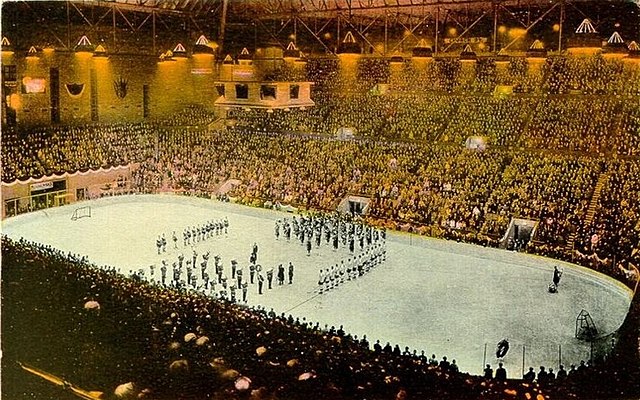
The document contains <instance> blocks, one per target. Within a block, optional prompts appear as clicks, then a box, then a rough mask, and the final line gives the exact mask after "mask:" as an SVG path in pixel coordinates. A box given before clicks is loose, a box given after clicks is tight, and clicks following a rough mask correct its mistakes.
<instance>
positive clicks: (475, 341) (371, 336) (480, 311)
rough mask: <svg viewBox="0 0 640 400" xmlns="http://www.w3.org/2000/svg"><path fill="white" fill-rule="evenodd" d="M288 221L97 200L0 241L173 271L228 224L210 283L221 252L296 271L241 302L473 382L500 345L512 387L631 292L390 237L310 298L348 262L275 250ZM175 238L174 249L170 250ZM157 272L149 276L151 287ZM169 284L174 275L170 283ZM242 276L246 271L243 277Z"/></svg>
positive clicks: (58, 211) (488, 255)
mask: <svg viewBox="0 0 640 400" xmlns="http://www.w3.org/2000/svg"><path fill="white" fill-rule="evenodd" d="M85 205H89V206H91V213H92V215H91V217H89V218H82V219H78V220H76V221H72V220H71V216H72V214H73V211H74V210H75V209H77V208H78V207H80V206H85ZM292 216H293V214H287V213H285V212H277V211H271V210H263V209H256V208H250V207H244V206H238V205H235V204H229V203H221V202H217V201H212V200H205V199H198V198H189V197H178V196H172V195H138V196H124V197H113V198H104V199H100V200H94V201H90V202H84V203H78V204H74V205H71V206H64V207H59V208H53V209H47V210H45V211H37V212H34V213H31V214H26V215H21V216H17V217H13V218H10V219H7V220H5V221H3V224H2V231H3V233H4V234H7V235H8V236H10V237H12V238H15V239H18V238H20V237H24V238H26V239H28V240H33V241H37V242H41V243H46V244H50V245H53V246H55V247H57V248H59V249H62V250H65V251H71V252H73V253H78V254H82V255H86V256H88V258H89V260H90V261H92V262H94V263H95V264H98V265H113V266H116V267H119V268H121V272H123V273H127V272H128V270H130V269H135V270H138V269H140V268H144V269H145V270H146V271H147V274H149V265H151V264H155V265H156V266H159V265H160V262H161V260H162V259H166V260H168V261H169V264H171V263H172V262H173V261H174V260H176V259H177V256H178V253H179V252H182V253H184V255H185V258H187V257H190V256H191V254H192V251H193V250H192V248H191V246H189V247H188V248H184V247H183V245H182V230H183V229H184V228H186V227H188V226H193V225H198V224H202V223H204V222H206V221H208V220H212V219H220V218H224V217H227V218H228V220H229V223H230V228H229V233H228V235H221V236H218V237H216V236H214V237H213V238H210V239H207V240H205V241H201V242H199V243H198V244H197V245H196V251H197V252H198V253H199V254H202V253H203V252H205V251H210V252H211V260H210V262H209V269H210V271H209V274H210V275H211V276H214V273H213V272H212V270H213V255H214V254H219V255H220V256H221V258H222V263H223V265H224V266H225V270H226V271H227V272H226V274H227V275H229V276H230V275H231V273H230V260H231V259H237V260H238V262H239V264H240V265H241V266H243V267H245V269H246V266H247V265H248V262H249V255H250V253H251V247H252V245H253V243H254V242H255V243H257V244H258V246H259V253H258V262H259V263H260V264H262V265H263V266H265V267H267V268H269V267H276V266H277V265H278V264H279V263H286V264H285V265H287V264H288V263H289V261H291V262H293V264H294V266H295V277H294V282H293V284H292V285H288V284H285V285H283V286H278V285H277V284H276V283H275V279H274V286H273V289H272V290H265V293H264V294H263V295H261V296H260V295H258V294H257V288H256V285H250V287H249V298H248V304H249V305H255V304H261V305H263V306H265V307H267V309H269V308H273V309H274V310H275V311H276V312H278V313H282V312H286V313H290V314H292V315H293V316H295V317H300V319H302V318H303V317H304V318H306V319H307V320H308V321H313V322H316V321H319V322H320V323H321V325H324V324H328V325H329V326H331V325H334V326H336V328H337V327H338V326H339V325H344V330H345V331H346V332H348V333H351V334H355V335H358V337H361V336H362V335H364V334H366V335H367V338H368V340H369V342H370V343H371V344H372V345H373V343H374V342H375V340H376V339H379V340H380V341H381V343H382V344H383V345H384V344H385V343H386V342H387V341H389V342H391V344H392V345H393V344H396V343H398V344H399V345H400V347H401V349H404V347H405V346H408V347H409V348H410V349H412V350H413V349H414V348H415V349H418V353H419V352H420V350H425V352H426V353H427V355H431V354H432V353H433V354H436V356H437V357H438V359H440V358H441V357H442V356H443V355H446V356H447V357H448V358H449V360H451V359H456V361H457V364H458V365H459V366H460V369H461V370H462V371H468V372H471V373H474V374H480V373H481V370H482V367H483V358H484V350H485V344H486V346H487V354H486V362H487V363H491V364H492V365H493V366H494V368H495V365H496V364H497V360H496V358H495V349H496V344H497V343H498V342H499V341H500V340H501V339H503V338H508V339H509V342H510V344H511V348H510V350H509V352H508V353H507V355H506V357H505V358H504V364H505V367H506V368H507V371H508V374H509V377H513V378H517V377H521V375H522V359H523V346H525V347H526V351H525V365H526V368H528V367H529V366H531V367H534V368H535V369H536V370H537V369H538V367H539V366H540V365H545V366H547V367H552V368H553V369H554V370H557V367H558V361H559V356H560V354H559V345H561V357H562V363H563V364H564V365H565V366H566V367H567V368H568V366H569V364H572V363H574V364H578V363H579V361H580V360H587V359H589V353H590V347H589V344H588V343H586V342H582V341H579V340H577V339H575V338H574V335H575V329H576V317H577V315H578V314H579V313H580V311H581V310H582V309H584V310H587V311H588V312H589V313H590V314H591V316H592V317H593V320H594V322H595V324H596V326H597V328H598V330H599V332H600V333H608V332H611V331H613V330H615V329H617V328H618V327H619V326H620V324H621V323H622V322H623V320H624V317H625V315H626V313H627V311H628V308H629V304H630V296H631V291H630V290H628V289H627V288H626V287H625V286H624V285H622V284H621V283H619V282H616V281H615V280H613V279H611V278H609V277H607V276H604V275H602V274H599V273H596V272H593V271H591V270H588V269H586V268H582V267H578V266H573V265H570V264H567V263H562V262H559V261H555V260H549V259H544V258H541V257H536V256H531V255H526V254H520V253H514V252H508V251H505V250H499V249H488V248H483V247H479V246H474V245H468V244H460V243H455V242H448V241H443V240H436V239H429V238H422V237H417V236H410V235H407V234H401V233H389V234H388V236H387V260H386V262H385V263H384V264H382V265H381V266H379V267H377V268H375V269H373V270H372V271H371V272H370V273H368V274H366V275H364V276H363V277H360V278H358V279H356V280H354V281H348V282H345V283H344V284H343V285H341V286H340V287H338V288H336V289H334V290H332V291H330V292H328V293H323V294H318V293H317V291H316V289H317V281H318V271H319V269H320V268H327V267H330V266H331V265H333V264H335V263H337V262H339V261H340V260H342V259H345V258H347V257H349V250H348V249H345V248H343V247H341V248H340V249H339V250H338V251H334V250H333V249H332V248H331V247H330V246H328V245H327V244H326V243H325V242H324V240H323V244H322V246H321V247H319V248H316V247H315V243H314V248H313V250H312V252H311V256H307V252H306V249H305V247H304V246H303V245H301V244H300V242H299V241H296V240H293V239H292V240H291V241H290V242H288V241H287V240H286V239H284V238H283V237H282V235H281V237H280V238H279V239H278V240H276V238H275V235H274V221H275V220H277V219H282V218H285V217H287V218H289V219H291V217H292ZM174 230H175V231H176V233H177V235H178V238H179V240H178V249H177V250H176V249H174V248H173V247H174V246H173V242H172V240H171V233H172V231H174ZM162 233H164V234H165V235H166V237H167V239H168V242H169V243H168V245H167V252H166V253H164V254H162V255H158V254H157V248H156V238H157V237H158V235H161V234H162ZM554 265H559V266H561V267H562V268H564V275H563V277H562V281H561V283H560V287H559V292H558V293H556V294H550V293H548V292H547V285H548V284H549V283H550V281H551V278H552V275H553V274H552V271H553V266H554ZM157 275H158V272H157V271H156V277H157ZM168 275H169V276H170V275H171V274H170V273H168ZM247 275H248V273H246V272H245V276H247Z"/></svg>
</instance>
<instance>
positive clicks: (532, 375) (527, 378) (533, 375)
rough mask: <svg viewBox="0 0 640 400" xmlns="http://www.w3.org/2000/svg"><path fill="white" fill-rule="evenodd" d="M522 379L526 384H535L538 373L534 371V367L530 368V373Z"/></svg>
mask: <svg viewBox="0 0 640 400" xmlns="http://www.w3.org/2000/svg"><path fill="white" fill-rule="evenodd" d="M522 379H524V381H525V382H529V383H531V382H533V380H534V379H536V373H535V371H534V370H533V367H529V372H527V373H526V374H524V376H523V377H522Z"/></svg>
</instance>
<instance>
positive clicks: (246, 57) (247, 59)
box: [238, 47, 253, 65]
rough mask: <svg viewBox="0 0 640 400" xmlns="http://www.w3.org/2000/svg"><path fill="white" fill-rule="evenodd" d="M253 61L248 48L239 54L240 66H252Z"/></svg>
mask: <svg viewBox="0 0 640 400" xmlns="http://www.w3.org/2000/svg"><path fill="white" fill-rule="evenodd" d="M252 62H253V60H252V59H251V54H249V50H247V48H246V47H245V48H243V49H242V51H241V52H240V54H238V63H239V64H245V65H247V64H251V63H252Z"/></svg>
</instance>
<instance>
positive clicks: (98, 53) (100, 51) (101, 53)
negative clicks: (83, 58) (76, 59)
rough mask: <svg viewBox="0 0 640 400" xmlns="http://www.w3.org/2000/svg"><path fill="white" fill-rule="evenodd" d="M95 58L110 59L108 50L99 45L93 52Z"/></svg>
mask: <svg viewBox="0 0 640 400" xmlns="http://www.w3.org/2000/svg"><path fill="white" fill-rule="evenodd" d="M93 56H94V57H96V58H108V57H109V55H108V54H107V49H106V48H105V47H104V46H103V45H101V44H99V45H97V46H96V49H95V50H94V51H93Z"/></svg>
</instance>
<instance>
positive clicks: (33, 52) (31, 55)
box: [27, 46, 40, 59]
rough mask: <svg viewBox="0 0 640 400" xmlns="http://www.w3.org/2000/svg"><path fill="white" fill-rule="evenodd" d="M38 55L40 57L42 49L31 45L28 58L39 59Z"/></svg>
mask: <svg viewBox="0 0 640 400" xmlns="http://www.w3.org/2000/svg"><path fill="white" fill-rule="evenodd" d="M38 57H40V50H38V49H37V48H36V46H31V47H29V50H28V51H27V58H28V59H37V58H38Z"/></svg>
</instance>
